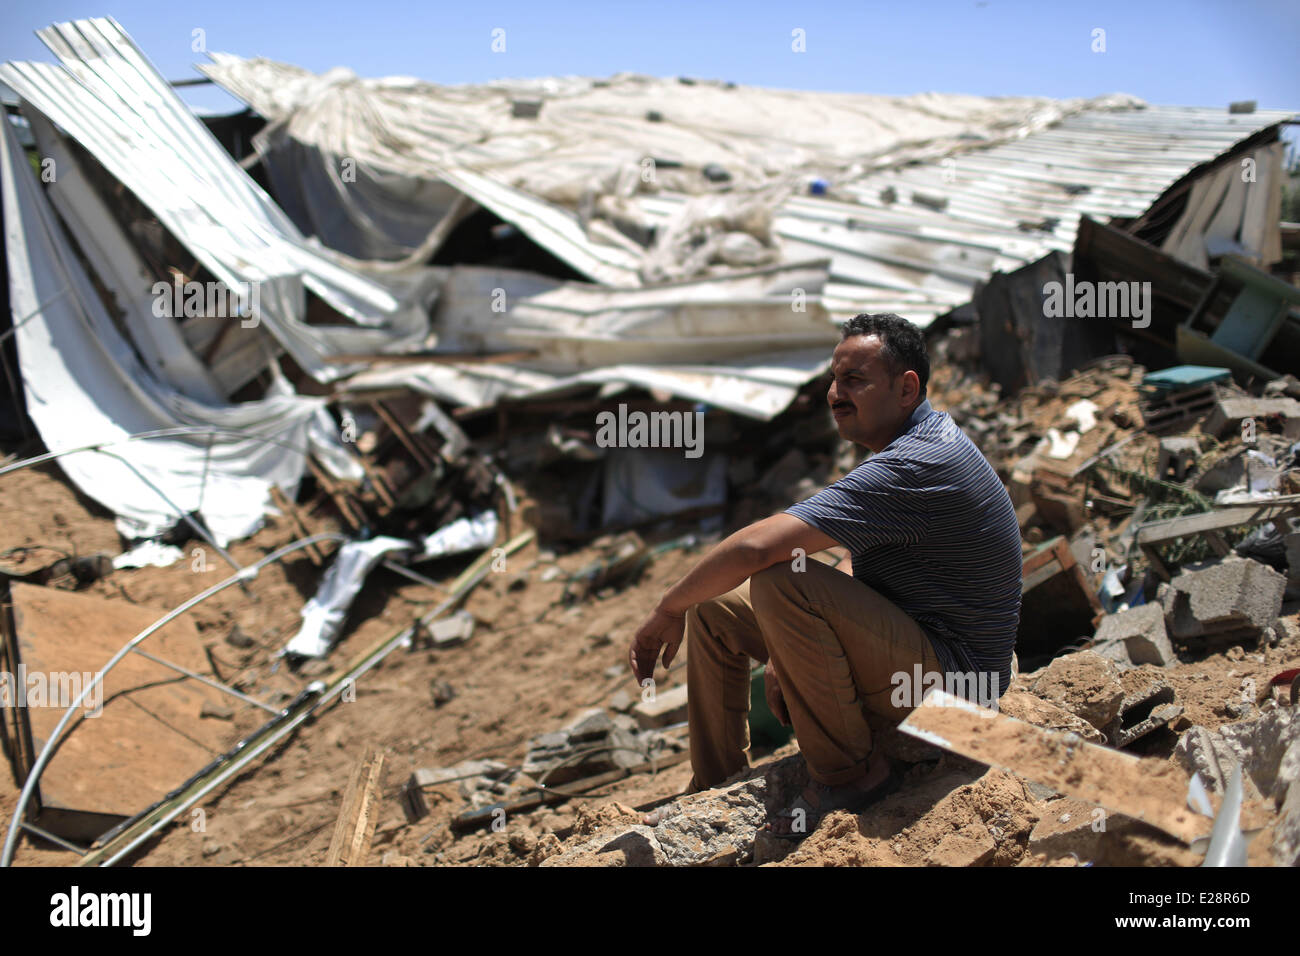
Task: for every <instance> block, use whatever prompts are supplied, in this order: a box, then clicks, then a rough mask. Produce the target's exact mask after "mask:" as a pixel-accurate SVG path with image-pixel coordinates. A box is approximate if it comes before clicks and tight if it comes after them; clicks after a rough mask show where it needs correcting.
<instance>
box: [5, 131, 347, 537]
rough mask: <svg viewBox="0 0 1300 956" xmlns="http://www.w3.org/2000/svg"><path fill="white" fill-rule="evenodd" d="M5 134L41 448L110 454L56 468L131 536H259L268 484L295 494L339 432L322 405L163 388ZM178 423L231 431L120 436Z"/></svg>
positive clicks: (26, 367) (79, 457) (17, 280)
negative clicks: (313, 453) (184, 524)
mask: <svg viewBox="0 0 1300 956" xmlns="http://www.w3.org/2000/svg"><path fill="white" fill-rule="evenodd" d="M3 125H4V133H3V150H2V151H0V185H2V186H3V193H4V224H5V249H6V252H7V255H8V265H9V296H10V302H11V306H12V310H13V318H14V325H15V333H14V334H15V338H16V341H17V348H18V360H19V368H20V371H21V374H22V378H23V388H24V391H25V394H26V400H27V411H28V414H29V415H30V416H31V419H32V421H33V422H34V423H35V424H36V427H37V429H38V430H39V431H40V434H41V438H42V440H43V441H44V442H45V446H46V447H47V448H48V449H49V450H50V451H51V452H60V451H64V450H67V449H73V448H81V447H83V446H86V445H95V444H105V445H106V447H104V448H102V449H101V450H94V451H84V452H76V453H71V454H67V455H64V456H63V457H61V458H59V459H57V460H58V462H59V465H60V467H61V468H62V469H63V470H64V472H65V473H66V474H67V475H68V477H69V478H70V479H71V480H72V481H73V483H74V484H76V485H77V487H78V488H80V489H81V490H82V491H83V492H84V493H85V494H87V495H89V496H90V497H91V498H94V499H95V500H96V501H99V502H100V503H101V504H103V505H104V506H105V507H106V508H108V509H109V510H111V511H112V512H113V513H114V514H116V515H117V516H118V529H119V530H120V531H121V532H122V534H123V535H124V536H126V537H127V538H134V537H148V536H150V535H153V534H157V533H159V532H161V531H163V530H164V529H166V528H169V527H171V526H172V525H174V524H175V523H176V522H177V520H178V519H179V517H180V513H189V512H198V513H199V514H200V515H201V517H202V519H203V521H204V522H205V523H206V525H207V527H208V528H209V529H210V530H211V532H212V534H213V536H214V538H216V540H217V542H218V543H219V544H222V545H224V544H225V542H226V541H228V540H230V539H231V538H238V537H243V536H245V535H248V534H250V533H252V531H253V530H255V529H256V527H257V526H258V524H259V523H260V522H261V520H262V516H263V514H264V511H265V509H266V507H267V505H268V499H269V489H270V486H271V485H272V484H275V485H279V486H280V487H282V488H284V489H286V491H287V492H288V493H290V494H292V493H293V492H294V490H295V489H296V488H297V484H298V481H299V478H300V477H301V475H302V470H303V467H304V457H303V453H304V451H305V450H306V449H307V448H308V446H309V442H310V440H311V435H310V433H311V431H312V428H313V426H315V427H316V428H318V429H320V430H321V431H320V434H321V435H322V437H324V438H327V437H329V436H328V432H330V431H332V430H333V425H332V420H330V419H329V416H328V414H327V413H326V412H325V410H324V402H323V400H322V399H319V398H306V397H302V396H298V395H295V394H293V392H292V390H291V389H290V388H289V386H288V383H286V382H284V381H283V379H279V380H277V382H276V383H275V387H274V388H272V389H271V393H270V394H269V395H268V396H267V397H266V398H264V399H263V400H261V401H257V402H246V403H243V404H239V405H215V404H208V403H205V402H202V401H199V400H196V399H193V398H189V397H187V396H185V395H183V394H181V393H180V392H178V391H176V390H175V389H173V388H171V387H170V386H167V385H165V384H163V383H161V382H159V381H158V379H156V378H155V377H154V376H153V375H152V374H151V373H150V372H149V370H148V369H146V368H145V367H144V366H143V365H142V364H141V363H140V360H139V359H138V357H137V356H136V353H135V352H134V351H133V350H132V348H131V346H130V344H129V343H128V342H127V341H126V340H125V339H124V338H123V336H122V334H121V333H120V332H119V331H118V329H117V327H116V326H115V325H114V323H113V321H112V319H111V318H110V317H109V315H108V314H107V312H106V311H105V310H104V307H103V305H102V303H101V301H100V299H99V296H98V295H97V293H96V292H95V289H94V287H93V286H92V284H91V282H90V279H89V277H88V276H87V275H86V272H85V270H84V269H83V268H82V266H81V263H80V262H79V261H78V259H77V257H76V255H75V253H74V252H73V250H72V249H71V247H70V246H69V245H68V243H67V241H66V240H65V238H64V236H63V233H62V231H61V230H60V228H59V225H58V223H57V221H56V219H55V216H54V211H53V209H52V208H51V207H50V203H49V201H48V199H47V198H46V196H45V194H44V193H43V192H42V190H41V187H40V185H39V183H38V182H37V181H36V177H35V174H34V173H33V171H32V168H31V165H30V164H29V163H28V160H27V156H26V154H25V153H24V152H23V150H22V148H21V147H20V146H19V145H18V141H17V138H16V137H15V136H14V133H13V129H12V126H11V124H9V123H8V122H5V123H4V124H3ZM321 416H324V419H325V422H328V423H329V425H328V426H327V425H326V424H325V422H321V421H320V417H321ZM184 426H198V427H199V428H208V427H210V428H214V429H225V430H227V431H218V432H215V433H212V434H211V436H210V437H209V435H207V434H205V433H198V434H194V435H189V436H180V437H175V438H164V439H156V440H135V441H125V439H128V438H130V436H133V435H140V434H144V433H148V432H153V431H158V430H164V429H170V428H177V427H184ZM230 431H237V432H239V434H234V435H232V434H231V433H230ZM334 442H335V443H337V439H336V438H335V439H334Z"/></svg>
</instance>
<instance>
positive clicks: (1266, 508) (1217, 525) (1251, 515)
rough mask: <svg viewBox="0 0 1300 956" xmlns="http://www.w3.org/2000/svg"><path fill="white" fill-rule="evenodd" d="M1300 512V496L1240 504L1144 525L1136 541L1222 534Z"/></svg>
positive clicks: (1162, 542) (1159, 540) (1160, 542)
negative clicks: (1289, 513) (1219, 532)
mask: <svg viewBox="0 0 1300 956" xmlns="http://www.w3.org/2000/svg"><path fill="white" fill-rule="evenodd" d="M1297 509H1300V497H1297V496H1295V495H1291V496H1288V497H1286V498H1278V499H1276V500H1274V501H1270V502H1268V503H1267V504H1260V505H1238V506H1235V507H1231V508H1221V509H1219V510H1217V511H1207V512H1204V513H1202V514H1196V515H1182V516H1180V517H1177V518H1165V519H1163V520H1161V521H1152V522H1151V523H1150V524H1145V525H1143V526H1142V527H1141V528H1139V529H1138V531H1137V536H1136V539H1135V540H1136V541H1137V543H1138V544H1139V545H1151V544H1164V543H1165V542H1168V541H1173V540H1174V539H1176V538H1184V537H1187V536H1189V535H1197V534H1205V533H1206V532H1208V531H1222V530H1224V529H1227V528H1235V527H1238V526H1240V525H1254V524H1263V523H1264V522H1265V521H1269V520H1271V519H1273V518H1276V517H1277V516H1279V515H1282V514H1286V513H1287V512H1289V511H1295V510H1297Z"/></svg>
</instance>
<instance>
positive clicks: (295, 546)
mask: <svg viewBox="0 0 1300 956" xmlns="http://www.w3.org/2000/svg"><path fill="white" fill-rule="evenodd" d="M327 540H333V541H346V540H348V539H347V536H346V535H341V534H336V533H332V532H325V533H322V534H314V535H312V536H310V537H308V538H300V539H299V540H297V541H294V542H292V543H290V544H287V545H285V546H284V547H283V548H280V549H279V550H277V551H274V552H272V553H271V554H268V555H267V556H266V557H264V558H262V559H261V560H260V561H257V562H255V563H254V564H250V565H249V566H248V567H246V568H244V569H242V570H240V571H238V572H236V573H235V574H232V575H231V576H230V577H228V578H226V579H225V580H224V581H221V582H219V583H217V584H214V585H213V586H212V587H210V588H208V589H207V590H205V591H201V592H200V593H198V594H196V595H195V596H194V597H192V598H190V599H189V600H187V601H185V602H183V603H181V604H180V605H178V606H177V607H175V608H173V609H172V610H170V611H168V612H167V613H166V614H164V615H163V616H162V617H160V618H159V619H158V620H157V621H155V622H154V623H153V624H150V625H149V626H148V627H147V628H145V629H144V630H143V631H141V632H140V633H139V634H137V635H136V636H135V637H133V638H131V640H129V641H127V642H126V644H125V645H123V646H122V648H121V649H119V650H118V651H117V653H116V654H114V655H113V656H112V658H110V659H109V661H108V663H107V664H105V665H104V667H103V668H102V669H100V671H99V672H98V673H97V674H96V675H95V677H94V679H93V680H91V681H90V683H89V684H88V685H87V686H86V687H84V688H83V689H82V691H81V693H80V694H78V695H77V699H76V700H74V701H73V702H72V703H71V704H70V705H69V706H68V709H67V710H66V711H65V712H64V714H63V717H62V718H60V719H59V722H58V724H57V725H56V726H55V728H54V730H53V732H52V733H51V734H50V736H49V739H48V740H46V742H45V746H44V747H43V748H42V749H41V752H40V755H39V756H38V757H37V758H36V762H35V763H34V764H33V765H32V768H31V770H29V771H28V773H27V780H26V781H25V782H24V784H23V789H22V792H21V793H20V794H19V795H18V805H17V807H15V808H14V815H13V819H12V820H11V821H10V823H9V830H8V833H7V834H6V835H5V845H4V852H3V854H2V855H0V867H5V866H10V865H11V864H12V863H13V857H14V849H15V847H16V845H17V842H18V831H19V829H20V826H19V824H20V821H21V820H22V816H23V813H24V812H26V810H27V804H28V803H30V802H31V799H32V794H33V793H34V792H35V790H36V784H37V783H38V782H39V780H40V778H41V774H42V773H43V772H44V771H45V766H46V764H48V763H49V762H50V759H51V758H52V757H53V756H54V749H55V746H54V745H55V744H56V743H57V742H58V740H59V737H60V735H62V733H63V731H64V729H65V728H66V727H67V726H68V723H69V722H70V721H71V720H72V717H73V714H74V713H75V712H76V710H77V708H78V707H80V706H81V704H82V702H83V701H85V699H86V698H87V697H88V696H89V695H90V692H91V691H92V690H94V689H95V687H97V686H98V685H99V684H100V683H101V682H102V681H103V679H104V675H105V674H107V673H108V672H109V671H110V670H112V669H113V668H114V667H116V666H117V664H118V662H119V661H121V660H122V658H124V657H126V655H127V654H129V653H130V652H131V650H132V649H133V648H134V647H135V646H136V645H137V644H139V643H140V642H141V641H143V640H144V639H145V638H147V637H149V635H151V634H153V633H154V632H155V631H157V630H159V629H160V628H162V627H164V626H166V625H167V624H169V623H170V622H171V621H173V620H175V619H176V618H177V617H179V616H180V615H181V614H184V613H185V612H186V611H188V610H189V609H190V608H192V607H195V606H196V605H198V604H202V603H203V602H204V601H206V600H207V599H208V598H210V597H212V596H213V595H214V594H219V593H220V592H221V591H224V590H225V589H226V588H228V587H230V586H231V585H232V584H238V583H241V582H243V581H246V580H249V579H251V578H254V577H256V576H257V573H258V572H259V571H261V569H262V568H264V567H265V566H266V565H268V564H271V563H273V562H275V561H278V560H280V558H282V557H284V556H285V555H286V554H292V553H293V552H294V551H298V550H300V549H301V548H305V547H307V546H308V545H310V544H315V543H316V542H317V541H327Z"/></svg>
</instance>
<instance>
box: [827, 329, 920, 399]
mask: <svg viewBox="0 0 1300 956" xmlns="http://www.w3.org/2000/svg"><path fill="white" fill-rule="evenodd" d="M854 335H875V336H878V337H879V338H880V343H881V349H880V357H881V359H882V360H883V361H884V363H885V368H887V369H889V378H890V381H893V380H894V379H896V378H898V376H900V375H902V374H903V373H904V372H907V371H913V372H915V373H916V377H917V378H918V379H920V380H921V397H922V398H925V386H926V383H927V382H928V381H929V380H930V357H929V356H928V355H927V354H926V352H925V336H924V335H922V334H921V330H920V329H918V328H917V327H916V326H915V325H913V324H912V323H911V322H909V321H907V319H905V318H903V317H902V316H901V315H895V314H894V313H893V312H876V313H874V314H873V313H869V312H861V313H859V314H858V315H855V316H854V317H853V318H851V319H849V320H848V321H847V322H845V323H844V325H843V326H841V328H840V339H841V341H842V340H844V339H847V338H849V337H851V336H854Z"/></svg>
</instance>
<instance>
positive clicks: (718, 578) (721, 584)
mask: <svg viewBox="0 0 1300 956" xmlns="http://www.w3.org/2000/svg"><path fill="white" fill-rule="evenodd" d="M836 546H837V542H836V541H835V539H834V538H832V537H830V536H829V535H827V534H826V533H825V532H823V531H818V530H817V529H816V528H814V527H813V526H812V525H810V524H808V523H806V522H804V521H803V520H801V519H799V518H796V517H795V516H794V515H788V514H777V515H772V517H770V518H764V519H763V520H762V521H756V522H754V523H753V524H751V525H747V526H746V527H744V528H741V529H740V530H739V531H737V532H736V533H735V534H733V535H731V536H730V537H728V538H726V539H725V540H723V541H722V542H720V543H719V544H718V546H717V547H716V548H714V549H713V550H712V551H710V552H709V553H708V554H707V555H705V557H704V558H703V560H701V561H700V563H699V564H697V565H696V566H695V567H694V568H693V569H692V570H691V571H690V572H689V573H687V574H686V576H685V577H683V578H682V579H681V580H680V581H678V582H677V583H676V584H674V585H673V586H672V587H671V588H669V589H668V590H667V591H666V592H665V593H664V596H663V598H662V599H661V600H660V602H659V606H660V608H661V609H662V610H664V611H665V612H667V613H668V614H670V615H674V616H676V615H681V614H685V613H686V611H687V609H689V608H691V607H694V606H695V605H696V604H699V603H700V602H701V601H707V600H709V599H710V598H715V597H717V596H718V595H720V594H726V593H727V592H728V591H730V590H731V589H732V588H735V587H738V586H739V585H740V584H741V583H742V582H743V581H745V580H746V579H747V578H749V577H750V576H751V575H753V574H757V573H758V572H759V571H762V570H763V569H764V568H770V567H771V566H772V565H774V564H777V563H778V562H780V561H790V560H793V559H794V557H795V549H796V548H801V549H803V553H804V554H805V555H811V554H815V553H816V552H818V551H824V550H825V549H827V548H833V547H836Z"/></svg>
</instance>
